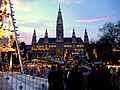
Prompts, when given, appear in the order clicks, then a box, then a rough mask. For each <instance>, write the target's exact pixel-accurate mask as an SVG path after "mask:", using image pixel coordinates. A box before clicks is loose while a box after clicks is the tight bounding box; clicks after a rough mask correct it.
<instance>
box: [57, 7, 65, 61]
mask: <svg viewBox="0 0 120 90" xmlns="http://www.w3.org/2000/svg"><path fill="white" fill-rule="evenodd" d="M56 23H57V24H56V56H57V57H58V59H59V60H63V56H64V54H63V52H64V34H63V31H64V28H63V20H62V14H61V8H60V5H59V11H58V15H57V21H56Z"/></svg>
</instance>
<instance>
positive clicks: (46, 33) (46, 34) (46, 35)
mask: <svg viewBox="0 0 120 90" xmlns="http://www.w3.org/2000/svg"><path fill="white" fill-rule="evenodd" d="M45 37H48V32H47V28H46V31H45Z"/></svg>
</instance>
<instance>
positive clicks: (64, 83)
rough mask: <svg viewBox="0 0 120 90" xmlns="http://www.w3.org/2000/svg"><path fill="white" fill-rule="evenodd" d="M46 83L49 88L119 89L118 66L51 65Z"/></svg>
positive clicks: (58, 89)
mask: <svg viewBox="0 0 120 90" xmlns="http://www.w3.org/2000/svg"><path fill="white" fill-rule="evenodd" d="M48 83H49V90H120V68H119V70H118V71H116V68H108V67H107V66H105V65H104V66H102V67H101V66H92V65H91V66H88V67H87V68H86V67H79V66H75V67H72V68H61V67H60V65H58V66H52V67H51V70H50V72H49V74H48Z"/></svg>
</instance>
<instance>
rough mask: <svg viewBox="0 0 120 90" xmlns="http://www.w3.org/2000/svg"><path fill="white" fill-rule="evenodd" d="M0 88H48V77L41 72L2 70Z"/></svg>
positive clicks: (25, 89)
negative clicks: (41, 74)
mask: <svg viewBox="0 0 120 90" xmlns="http://www.w3.org/2000/svg"><path fill="white" fill-rule="evenodd" d="M0 90H48V79H47V78H44V77H41V76H39V73H32V74H26V73H21V72H14V71H11V72H10V71H6V72H0Z"/></svg>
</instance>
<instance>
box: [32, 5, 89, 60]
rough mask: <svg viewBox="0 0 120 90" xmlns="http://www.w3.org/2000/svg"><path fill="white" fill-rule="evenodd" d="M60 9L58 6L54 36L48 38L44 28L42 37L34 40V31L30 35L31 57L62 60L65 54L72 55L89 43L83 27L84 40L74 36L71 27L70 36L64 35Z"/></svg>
mask: <svg viewBox="0 0 120 90" xmlns="http://www.w3.org/2000/svg"><path fill="white" fill-rule="evenodd" d="M63 26H64V25H63V19H62V11H61V8H60V6H59V10H58V14H57V20H56V37H55V38H49V36H48V31H47V29H46V32H45V35H44V38H40V39H39V40H38V41H37V40H36V31H35V29H34V33H33V36H32V49H31V50H32V51H31V53H32V58H41V57H42V58H51V59H55V60H63V59H64V58H65V57H66V55H67V56H68V57H72V56H73V54H75V53H77V52H79V51H81V50H82V51H83V50H84V48H85V45H86V44H89V38H88V35H87V30H86V28H85V34H84V40H82V39H81V37H76V35H75V30H74V28H73V32H72V36H71V37H64V27H63Z"/></svg>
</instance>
